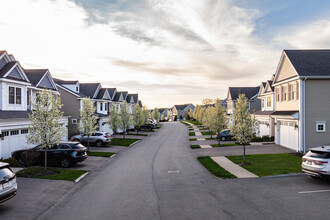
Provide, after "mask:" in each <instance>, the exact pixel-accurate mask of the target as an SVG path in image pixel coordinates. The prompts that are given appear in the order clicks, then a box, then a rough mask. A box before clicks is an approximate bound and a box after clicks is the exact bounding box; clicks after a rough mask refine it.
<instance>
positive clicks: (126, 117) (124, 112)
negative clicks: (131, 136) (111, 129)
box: [118, 101, 132, 139]
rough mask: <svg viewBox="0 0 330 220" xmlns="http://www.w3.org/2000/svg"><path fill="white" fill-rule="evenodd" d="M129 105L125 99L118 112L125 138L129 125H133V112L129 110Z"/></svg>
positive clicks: (120, 126)
mask: <svg viewBox="0 0 330 220" xmlns="http://www.w3.org/2000/svg"><path fill="white" fill-rule="evenodd" d="M128 108H129V106H128V105H127V102H126V101H124V102H123V103H121V104H120V111H119V113H118V115H119V126H118V127H119V128H120V129H121V130H123V133H124V139H125V138H126V136H125V135H126V131H127V129H129V127H130V126H131V125H132V114H131V113H130V112H129V110H128Z"/></svg>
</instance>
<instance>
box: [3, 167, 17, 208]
mask: <svg viewBox="0 0 330 220" xmlns="http://www.w3.org/2000/svg"><path fill="white" fill-rule="evenodd" d="M16 192H17V182H16V174H15V173H14V171H13V170H12V169H11V168H10V167H9V164H8V163H3V162H0V203H3V202H5V201H7V200H8V199H11V198H13V197H14V196H15V195H16Z"/></svg>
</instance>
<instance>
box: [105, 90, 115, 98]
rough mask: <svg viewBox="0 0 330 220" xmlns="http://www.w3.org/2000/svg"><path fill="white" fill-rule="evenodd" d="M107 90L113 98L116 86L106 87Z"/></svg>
mask: <svg viewBox="0 0 330 220" xmlns="http://www.w3.org/2000/svg"><path fill="white" fill-rule="evenodd" d="M107 90H108V92H109V95H110V98H111V99H113V98H114V96H115V93H116V91H117V89H116V88H107Z"/></svg>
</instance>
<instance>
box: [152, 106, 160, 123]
mask: <svg viewBox="0 0 330 220" xmlns="http://www.w3.org/2000/svg"><path fill="white" fill-rule="evenodd" d="M159 116H160V113H159V111H158V108H154V111H153V112H152V117H153V119H155V120H156V121H157V122H158V121H159Z"/></svg>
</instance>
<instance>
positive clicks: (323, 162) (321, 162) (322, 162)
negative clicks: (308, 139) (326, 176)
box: [313, 160, 328, 165]
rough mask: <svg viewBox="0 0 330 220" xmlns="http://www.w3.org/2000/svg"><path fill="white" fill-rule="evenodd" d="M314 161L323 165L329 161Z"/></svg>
mask: <svg viewBox="0 0 330 220" xmlns="http://www.w3.org/2000/svg"><path fill="white" fill-rule="evenodd" d="M313 162H314V163H315V164H316V165H322V164H325V163H328V161H316V160H314V161H313Z"/></svg>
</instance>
